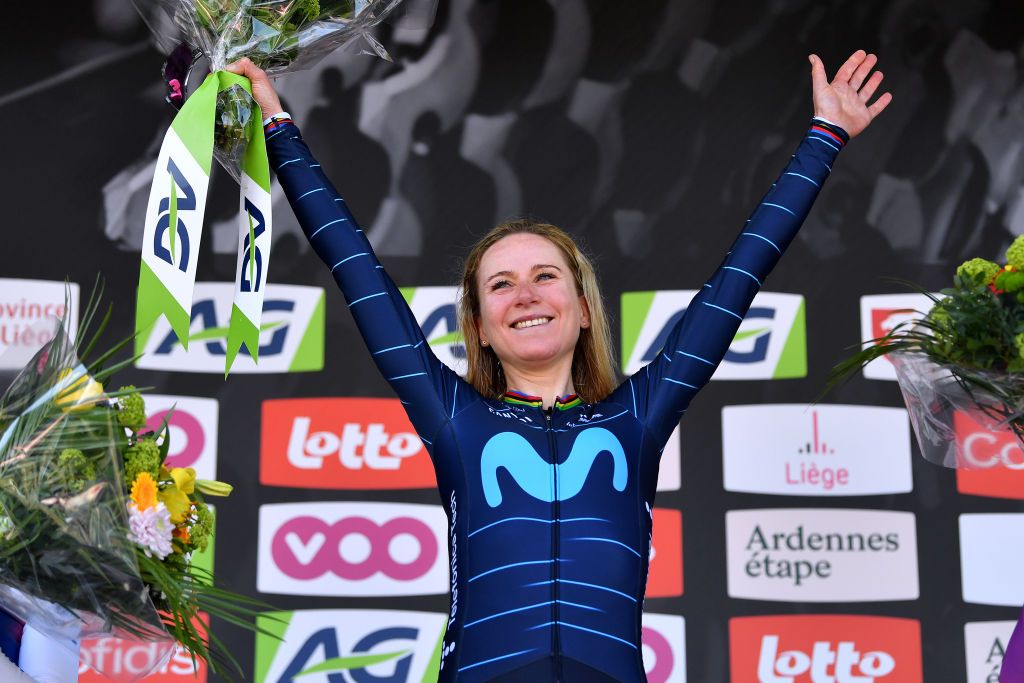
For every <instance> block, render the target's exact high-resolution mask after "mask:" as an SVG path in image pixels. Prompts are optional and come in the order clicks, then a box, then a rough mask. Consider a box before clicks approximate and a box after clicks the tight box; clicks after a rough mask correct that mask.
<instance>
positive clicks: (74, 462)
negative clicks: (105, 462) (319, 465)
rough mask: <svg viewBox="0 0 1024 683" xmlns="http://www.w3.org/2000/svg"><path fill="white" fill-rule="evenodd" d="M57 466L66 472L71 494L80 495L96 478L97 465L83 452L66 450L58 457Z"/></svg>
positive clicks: (72, 449) (73, 449)
mask: <svg viewBox="0 0 1024 683" xmlns="http://www.w3.org/2000/svg"><path fill="white" fill-rule="evenodd" d="M57 466H58V467H59V468H61V469H63V470H64V471H65V473H66V474H65V476H66V477H67V486H68V491H69V493H80V492H81V491H82V490H83V489H84V488H85V485H86V484H88V483H89V482H91V481H92V480H93V479H95V478H96V465H95V464H94V463H92V462H91V461H90V460H89V459H88V458H87V457H86V456H85V453H83V452H82V451H81V450H79V449H77V448H65V449H64V450H62V451H61V452H60V455H59V456H57Z"/></svg>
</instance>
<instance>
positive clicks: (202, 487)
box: [196, 479, 235, 496]
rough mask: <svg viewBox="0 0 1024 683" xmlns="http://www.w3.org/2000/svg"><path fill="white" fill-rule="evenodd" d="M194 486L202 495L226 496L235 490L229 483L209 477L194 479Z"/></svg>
mask: <svg viewBox="0 0 1024 683" xmlns="http://www.w3.org/2000/svg"><path fill="white" fill-rule="evenodd" d="M196 488H197V489H199V493H201V494H203V495H204V496H226V495H228V494H230V493H231V492H232V491H234V490H235V487H234V486H232V485H231V484H225V483H224V482H222V481H213V480H211V479H196Z"/></svg>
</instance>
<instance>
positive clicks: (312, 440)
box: [260, 398, 435, 489]
mask: <svg viewBox="0 0 1024 683" xmlns="http://www.w3.org/2000/svg"><path fill="white" fill-rule="evenodd" d="M260 483H262V484H265V485H269V486H293V487H298V488H324V489H410V488H433V487H434V485H435V484H434V469H433V466H432V464H431V462H430V458H429V456H428V455H427V451H426V449H425V448H424V446H423V442H422V441H421V440H420V438H419V437H418V436H417V435H416V432H415V430H414V429H413V427H412V424H410V422H409V418H408V417H407V416H406V414H405V411H404V410H403V409H402V404H401V402H400V401H399V400H398V399H393V398H313V399H305V398H303V399H275V400H270V401H264V402H263V421H262V437H261V439H260Z"/></svg>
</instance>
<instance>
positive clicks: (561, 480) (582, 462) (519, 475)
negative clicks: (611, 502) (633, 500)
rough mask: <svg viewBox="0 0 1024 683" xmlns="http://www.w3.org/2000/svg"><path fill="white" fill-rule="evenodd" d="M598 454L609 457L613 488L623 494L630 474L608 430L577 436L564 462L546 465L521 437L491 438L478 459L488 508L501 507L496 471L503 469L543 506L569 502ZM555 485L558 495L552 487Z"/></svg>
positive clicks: (596, 429) (594, 429)
mask: <svg viewBox="0 0 1024 683" xmlns="http://www.w3.org/2000/svg"><path fill="white" fill-rule="evenodd" d="M601 453H608V454H609V455H610V456H611V458H612V462H613V465H614V470H613V472H612V486H613V487H614V488H615V490H616V491H624V490H625V488H626V480H627V478H628V476H629V470H628V468H627V466H626V454H625V452H624V451H623V450H622V444H620V443H619V440H618V439H617V438H616V437H615V435H614V434H612V433H611V432H609V431H608V430H607V429H602V428H600V427H591V428H590V429H586V430H584V431H582V432H580V434H579V436H577V437H576V441H575V442H574V443H573V445H572V451H571V452H570V453H569V457H568V458H566V460H565V462H562V463H557V464H552V463H548V462H545V461H544V459H543V458H542V457H541V456H540V454H539V453H537V450H536V449H535V448H534V447H533V446H532V445H530V442H529V441H527V440H526V438H524V437H523V436H520V435H519V434H516V433H514V432H501V433H500V434H495V435H494V436H492V437H491V438H490V440H489V441H488V442H487V444H486V445H485V446H484V450H483V454H482V455H481V456H480V480H481V482H482V484H483V487H484V497H485V498H486V499H487V504H488V505H490V506H491V507H492V508H493V507H498V506H499V505H501V501H502V496H501V488H500V487H499V486H498V469H499V468H504V469H505V471H507V472H508V473H509V474H510V475H512V478H513V479H515V481H516V483H517V484H519V488H521V489H522V490H523V491H525V492H526V493H528V494H530V495H531V496H533V497H534V498H536V499H537V500H542V501H544V502H546V503H551V502H554V500H556V498H557V500H559V501H563V500H569V499H570V498H572V497H573V496H575V495H576V494H578V493H579V492H580V491H581V490H582V489H583V485H584V484H585V483H586V482H587V477H588V476H589V475H590V469H591V468H592V467H593V465H594V461H595V460H597V456H598V455H600V454H601ZM555 481H557V483H558V488H557V491H555V490H553V489H554V487H553V483H554V482H555Z"/></svg>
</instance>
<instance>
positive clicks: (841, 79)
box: [832, 50, 868, 83]
mask: <svg viewBox="0 0 1024 683" xmlns="http://www.w3.org/2000/svg"><path fill="white" fill-rule="evenodd" d="M867 56H868V53H866V52H864V50H857V51H856V52H854V53H853V54H852V55H850V57H849V59H847V60H846V62H844V63H843V65H842V66H841V67H839V71H837V72H836V77H835V78H833V79H832V82H833V83H847V82H849V80H850V79H851V78H852V77H853V72H854V71H856V70H857V67H858V66H860V64H861V62H863V61H864V60H865V59H866V58H867Z"/></svg>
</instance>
